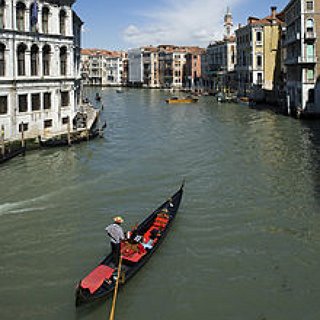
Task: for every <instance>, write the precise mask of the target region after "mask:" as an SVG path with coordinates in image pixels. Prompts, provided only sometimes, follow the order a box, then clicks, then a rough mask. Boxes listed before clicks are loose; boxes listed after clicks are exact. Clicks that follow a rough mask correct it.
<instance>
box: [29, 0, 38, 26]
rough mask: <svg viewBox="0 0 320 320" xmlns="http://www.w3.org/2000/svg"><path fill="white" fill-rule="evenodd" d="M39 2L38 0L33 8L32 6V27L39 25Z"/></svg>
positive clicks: (35, 0)
mask: <svg viewBox="0 0 320 320" xmlns="http://www.w3.org/2000/svg"><path fill="white" fill-rule="evenodd" d="M38 11H39V7H38V2H37V0H34V2H33V6H32V11H31V25H32V26H35V25H37V24H38Z"/></svg>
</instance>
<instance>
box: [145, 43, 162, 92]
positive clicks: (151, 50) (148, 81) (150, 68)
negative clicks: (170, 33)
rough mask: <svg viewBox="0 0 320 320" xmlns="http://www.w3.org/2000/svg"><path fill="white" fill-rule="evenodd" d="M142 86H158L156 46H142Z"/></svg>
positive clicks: (157, 53) (157, 54)
mask: <svg viewBox="0 0 320 320" xmlns="http://www.w3.org/2000/svg"><path fill="white" fill-rule="evenodd" d="M142 51H143V54H142V58H143V86H144V87H147V88H159V86H160V81H159V52H158V49H157V48H156V47H152V46H149V47H143V48H142Z"/></svg>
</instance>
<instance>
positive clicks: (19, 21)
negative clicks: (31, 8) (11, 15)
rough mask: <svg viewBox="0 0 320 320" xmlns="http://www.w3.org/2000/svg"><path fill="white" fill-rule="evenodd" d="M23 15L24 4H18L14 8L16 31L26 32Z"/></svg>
mask: <svg viewBox="0 0 320 320" xmlns="http://www.w3.org/2000/svg"><path fill="white" fill-rule="evenodd" d="M25 15H26V6H25V4H24V3H22V2H18V3H17V6H16V25H17V30H18V31H26V23H25Z"/></svg>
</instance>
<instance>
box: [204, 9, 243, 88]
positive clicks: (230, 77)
mask: <svg viewBox="0 0 320 320" xmlns="http://www.w3.org/2000/svg"><path fill="white" fill-rule="evenodd" d="M224 26H225V34H224V37H223V39H222V40H219V41H215V42H214V43H212V44H210V45H209V46H208V47H207V49H206V51H205V53H204V54H203V55H202V85H203V87H204V89H206V90H208V91H215V92H216V91H222V90H225V89H234V88H235V87H236V84H235V64H236V57H237V51H236V38H235V36H234V34H233V32H232V27H233V19H232V14H231V12H230V9H229V8H228V9H227V13H226V14H225V16H224Z"/></svg>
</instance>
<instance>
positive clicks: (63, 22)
mask: <svg viewBox="0 0 320 320" xmlns="http://www.w3.org/2000/svg"><path fill="white" fill-rule="evenodd" d="M59 19H60V34H62V35H64V36H65V35H66V12H65V11H64V10H61V11H60V14H59Z"/></svg>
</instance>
